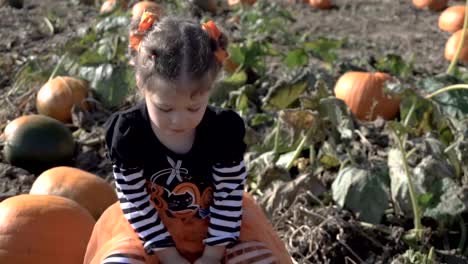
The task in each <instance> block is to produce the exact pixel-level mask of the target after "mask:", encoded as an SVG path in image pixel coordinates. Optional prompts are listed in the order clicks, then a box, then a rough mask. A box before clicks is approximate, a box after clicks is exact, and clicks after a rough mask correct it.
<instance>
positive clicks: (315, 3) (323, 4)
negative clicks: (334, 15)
mask: <svg viewBox="0 0 468 264" xmlns="http://www.w3.org/2000/svg"><path fill="white" fill-rule="evenodd" d="M308 2H309V5H311V6H312V7H315V8H319V9H330V8H332V6H333V5H332V2H331V0H309V1H308Z"/></svg>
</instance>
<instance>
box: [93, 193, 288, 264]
mask: <svg viewBox="0 0 468 264" xmlns="http://www.w3.org/2000/svg"><path fill="white" fill-rule="evenodd" d="M242 207H243V210H242V226H241V232H240V241H260V242H262V243H263V244H264V245H265V246H266V247H267V248H269V249H270V250H271V251H273V253H274V255H275V256H276V257H277V258H278V259H279V263H282V264H290V263H292V262H291V257H290V256H289V254H288V252H287V250H286V248H285V246H284V243H283V242H282V241H281V239H280V238H279V237H278V236H277V234H276V233H275V231H274V229H273V226H272V225H271V224H270V222H269V221H268V219H267V218H266V216H265V214H264V213H263V211H262V209H261V208H260V207H259V206H258V205H257V204H256V203H255V200H254V199H253V197H252V196H250V195H249V194H245V195H244V201H243V205H242ZM160 217H161V219H162V221H163V223H164V225H165V226H166V228H167V229H168V230H169V232H170V233H171V236H172V238H173V240H174V242H175V243H176V247H177V249H178V251H179V252H180V253H181V254H182V255H183V256H184V257H185V258H187V259H188V260H191V261H194V260H195V259H196V258H197V257H199V256H200V255H201V254H202V252H203V248H204V246H203V242H202V241H203V239H204V238H205V236H206V233H207V229H208V219H205V220H194V218H169V217H167V216H166V214H160ZM119 252H121V253H122V252H125V253H128V254H134V255H137V256H141V261H142V262H143V263H147V264H158V263H159V261H158V259H157V258H156V257H155V256H154V255H151V256H150V255H146V254H145V253H144V251H143V247H142V243H141V241H140V240H139V239H138V236H137V235H136V233H135V232H134V231H133V229H132V228H131V226H130V225H129V224H128V221H127V220H126V219H125V217H124V216H123V213H122V210H121V209H120V206H119V204H118V202H117V203H115V204H114V205H112V206H111V207H109V208H108V209H107V210H106V211H105V212H104V213H103V214H102V216H101V218H100V219H99V220H98V221H97V223H96V225H95V227H94V230H93V234H92V236H91V239H90V241H89V244H88V248H87V250H86V256H85V261H84V264H98V263H101V262H102V261H103V260H104V259H105V258H106V257H107V256H109V255H111V254H115V253H119Z"/></svg>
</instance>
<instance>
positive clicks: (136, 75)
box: [135, 74, 142, 90]
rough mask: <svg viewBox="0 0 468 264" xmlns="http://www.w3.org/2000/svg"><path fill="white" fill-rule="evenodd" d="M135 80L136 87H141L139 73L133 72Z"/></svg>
mask: <svg viewBox="0 0 468 264" xmlns="http://www.w3.org/2000/svg"><path fill="white" fill-rule="evenodd" d="M135 81H136V85H137V87H138V89H140V90H141V88H142V87H141V83H140V75H138V74H135Z"/></svg>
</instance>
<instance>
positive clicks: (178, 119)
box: [171, 113, 185, 126]
mask: <svg viewBox="0 0 468 264" xmlns="http://www.w3.org/2000/svg"><path fill="white" fill-rule="evenodd" d="M184 118H185V117H184V115H183V114H181V113H174V114H173V115H172V117H171V123H172V124H173V125H176V126H177V125H180V124H182V123H183V120H184Z"/></svg>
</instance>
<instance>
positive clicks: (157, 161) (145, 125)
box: [106, 103, 247, 254]
mask: <svg viewBox="0 0 468 264" xmlns="http://www.w3.org/2000/svg"><path fill="white" fill-rule="evenodd" d="M244 135H245V128H244V122H243V120H242V118H241V117H240V116H239V115H238V114H236V113H235V112H234V111H231V110H224V109H219V108H214V107H208V108H207V109H206V112H205V115H204V117H203V119H202V121H201V122H200V124H199V125H198V126H197V128H196V137H195V141H194V143H193V146H192V148H191V150H190V151H189V152H188V153H186V154H178V153H174V152H172V151H171V150H170V149H168V148H167V147H165V146H164V145H163V144H162V143H161V142H160V141H159V140H158V139H157V137H156V136H155V135H154V133H153V132H152V129H151V126H150V120H149V117H148V113H147V109H146V105H145V104H144V103H140V104H138V105H137V106H135V107H132V108H130V109H128V110H126V111H121V112H117V113H115V114H114V115H112V116H111V117H110V118H109V120H108V122H107V123H106V146H107V149H108V156H109V158H110V160H111V161H112V164H113V174H114V178H115V185H116V189H117V194H118V197H119V201H120V205H121V208H122V210H123V212H124V215H125V217H126V218H127V220H128V221H129V223H130V224H131V226H132V227H133V229H134V230H135V231H136V232H137V234H138V236H139V237H140V239H141V240H142V242H143V246H144V248H145V250H146V252H147V253H149V254H152V253H153V252H154V251H157V250H161V249H164V248H167V247H173V246H175V244H174V241H173V239H172V238H171V234H170V233H169V231H168V229H167V228H166V227H165V226H164V223H163V221H161V218H160V214H167V216H169V217H178V218H183V217H188V216H190V217H192V216H193V217H198V218H202V219H203V218H207V217H209V226H208V234H207V237H206V238H205V239H204V243H205V244H206V245H211V246H215V245H224V246H230V245H233V243H234V242H236V241H237V240H238V238H239V234H240V225H241V217H242V194H243V191H244V185H245V181H246V176H247V172H246V168H245V164H244V161H243V154H244V152H245V148H246V145H245V143H244V141H243V137H244Z"/></svg>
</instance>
